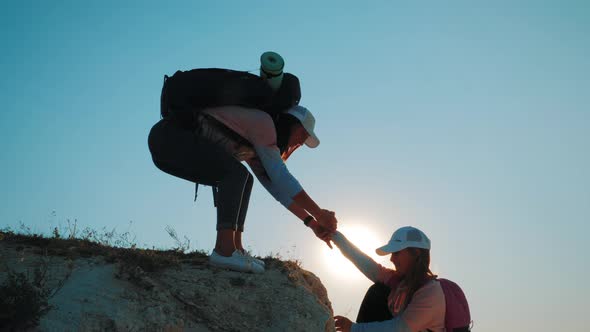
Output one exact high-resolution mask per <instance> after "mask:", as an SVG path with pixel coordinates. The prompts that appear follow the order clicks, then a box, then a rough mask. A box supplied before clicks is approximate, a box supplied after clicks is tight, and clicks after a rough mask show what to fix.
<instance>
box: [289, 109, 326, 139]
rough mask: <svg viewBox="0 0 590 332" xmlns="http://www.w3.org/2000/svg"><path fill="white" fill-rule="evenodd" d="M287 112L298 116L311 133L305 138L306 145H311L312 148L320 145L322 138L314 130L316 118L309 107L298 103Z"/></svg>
mask: <svg viewBox="0 0 590 332" xmlns="http://www.w3.org/2000/svg"><path fill="white" fill-rule="evenodd" d="M287 113H288V114H291V115H292V116H294V117H296V118H297V120H299V122H301V124H302V125H303V128H305V130H306V131H307V133H308V134H309V137H308V138H307V139H306V140H305V145H307V146H309V147H310V148H316V147H317V146H318V145H320V140H319V138H318V137H317V135H316V134H315V132H314V131H313V129H314V128H315V118H314V117H313V114H311V112H310V111H309V110H308V109H307V108H305V107H303V106H299V105H296V106H293V107H291V108H290V109H289V110H288V111H287Z"/></svg>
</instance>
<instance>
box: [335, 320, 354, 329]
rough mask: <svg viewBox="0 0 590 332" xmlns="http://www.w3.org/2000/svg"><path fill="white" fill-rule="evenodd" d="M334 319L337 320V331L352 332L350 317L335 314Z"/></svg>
mask: <svg viewBox="0 0 590 332" xmlns="http://www.w3.org/2000/svg"><path fill="white" fill-rule="evenodd" d="M334 321H335V322H336V331H343V332H350V328H351V327H352V322H351V321H350V319H348V318H346V317H343V316H334Z"/></svg>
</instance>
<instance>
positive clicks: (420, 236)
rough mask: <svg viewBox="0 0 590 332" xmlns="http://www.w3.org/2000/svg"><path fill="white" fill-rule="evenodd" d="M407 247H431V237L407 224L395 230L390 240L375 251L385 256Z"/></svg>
mask: <svg viewBox="0 0 590 332" xmlns="http://www.w3.org/2000/svg"><path fill="white" fill-rule="evenodd" d="M406 248H422V249H430V239H429V238H428V237H427V236H426V234H424V233H423V232H422V231H421V230H419V229H417V228H414V227H411V226H406V227H402V228H400V229H398V230H397V231H395V232H393V235H392V236H391V239H390V240H389V242H388V243H387V244H386V245H384V246H383V247H381V248H377V250H375V252H376V253H377V255H379V256H385V255H388V254H391V253H394V252H398V251H400V250H403V249H406Z"/></svg>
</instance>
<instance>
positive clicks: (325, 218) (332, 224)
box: [310, 210, 338, 249]
mask: <svg viewBox="0 0 590 332" xmlns="http://www.w3.org/2000/svg"><path fill="white" fill-rule="evenodd" d="M316 220H317V223H312V224H310V227H311V229H312V230H313V232H314V234H315V235H316V236H317V237H318V238H320V239H321V240H322V241H324V242H326V244H327V245H328V247H330V249H332V244H331V243H330V241H331V240H332V235H333V234H334V232H336V227H337V224H338V220H336V214H335V213H334V212H333V211H329V210H322V211H321V213H320V214H319V215H318V216H317V218H316Z"/></svg>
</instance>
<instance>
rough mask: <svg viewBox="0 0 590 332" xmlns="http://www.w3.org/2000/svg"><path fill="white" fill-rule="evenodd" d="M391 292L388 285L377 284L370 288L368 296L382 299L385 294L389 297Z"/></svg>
mask: <svg viewBox="0 0 590 332" xmlns="http://www.w3.org/2000/svg"><path fill="white" fill-rule="evenodd" d="M390 291H391V289H390V288H389V287H388V286H387V285H385V284H382V283H380V282H377V283H375V284H373V285H372V286H371V287H369V289H368V290H367V296H369V297H382V296H383V295H384V294H386V296H387V295H389V292H390Z"/></svg>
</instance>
